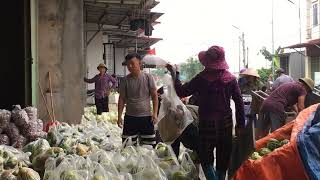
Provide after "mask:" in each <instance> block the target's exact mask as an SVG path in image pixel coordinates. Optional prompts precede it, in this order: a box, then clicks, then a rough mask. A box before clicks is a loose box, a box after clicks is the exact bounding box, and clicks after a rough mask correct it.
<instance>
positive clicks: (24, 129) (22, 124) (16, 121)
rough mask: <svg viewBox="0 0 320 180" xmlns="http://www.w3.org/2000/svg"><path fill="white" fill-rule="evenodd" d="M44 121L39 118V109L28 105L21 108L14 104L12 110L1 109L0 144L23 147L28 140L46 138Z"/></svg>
mask: <svg viewBox="0 0 320 180" xmlns="http://www.w3.org/2000/svg"><path fill="white" fill-rule="evenodd" d="M42 130H43V122H42V121H41V120H40V119H37V109H36V108H34V107H27V108H25V109H21V107H20V106H19V105H16V106H14V109H13V110H12V112H10V111H7V110H0V133H2V134H0V144H4V145H11V146H14V147H16V148H22V147H23V146H25V145H26V144H27V143H28V142H31V141H34V140H36V139H38V138H45V137H46V133H45V132H43V131H42Z"/></svg>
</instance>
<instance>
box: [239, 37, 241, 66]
mask: <svg viewBox="0 0 320 180" xmlns="http://www.w3.org/2000/svg"><path fill="white" fill-rule="evenodd" d="M240 71H241V37H240V36H239V72H240Z"/></svg>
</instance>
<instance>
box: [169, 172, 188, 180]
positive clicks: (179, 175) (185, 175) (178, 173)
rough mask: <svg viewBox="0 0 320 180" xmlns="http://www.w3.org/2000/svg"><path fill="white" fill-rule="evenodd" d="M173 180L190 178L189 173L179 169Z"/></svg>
mask: <svg viewBox="0 0 320 180" xmlns="http://www.w3.org/2000/svg"><path fill="white" fill-rule="evenodd" d="M172 180H189V178H188V176H187V174H185V173H184V172H182V171H177V172H175V173H173V175H172Z"/></svg>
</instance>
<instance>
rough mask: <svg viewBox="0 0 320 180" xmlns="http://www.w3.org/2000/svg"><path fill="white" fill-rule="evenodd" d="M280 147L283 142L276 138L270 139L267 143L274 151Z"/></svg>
mask: <svg viewBox="0 0 320 180" xmlns="http://www.w3.org/2000/svg"><path fill="white" fill-rule="evenodd" d="M279 147H281V143H280V142H279V141H278V140H276V139H274V138H271V139H269V141H268V144H267V148H268V149H270V150H271V151H273V150H275V149H277V148H279Z"/></svg>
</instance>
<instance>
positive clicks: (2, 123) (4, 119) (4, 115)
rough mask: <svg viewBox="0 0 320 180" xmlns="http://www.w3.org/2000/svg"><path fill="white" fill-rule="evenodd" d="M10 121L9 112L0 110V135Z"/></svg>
mask: <svg viewBox="0 0 320 180" xmlns="http://www.w3.org/2000/svg"><path fill="white" fill-rule="evenodd" d="M10 119H11V112H10V111H7V110H4V109H1V110H0V131H1V132H0V133H2V131H3V130H4V129H6V128H7V126H8V125H9V123H10Z"/></svg>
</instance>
